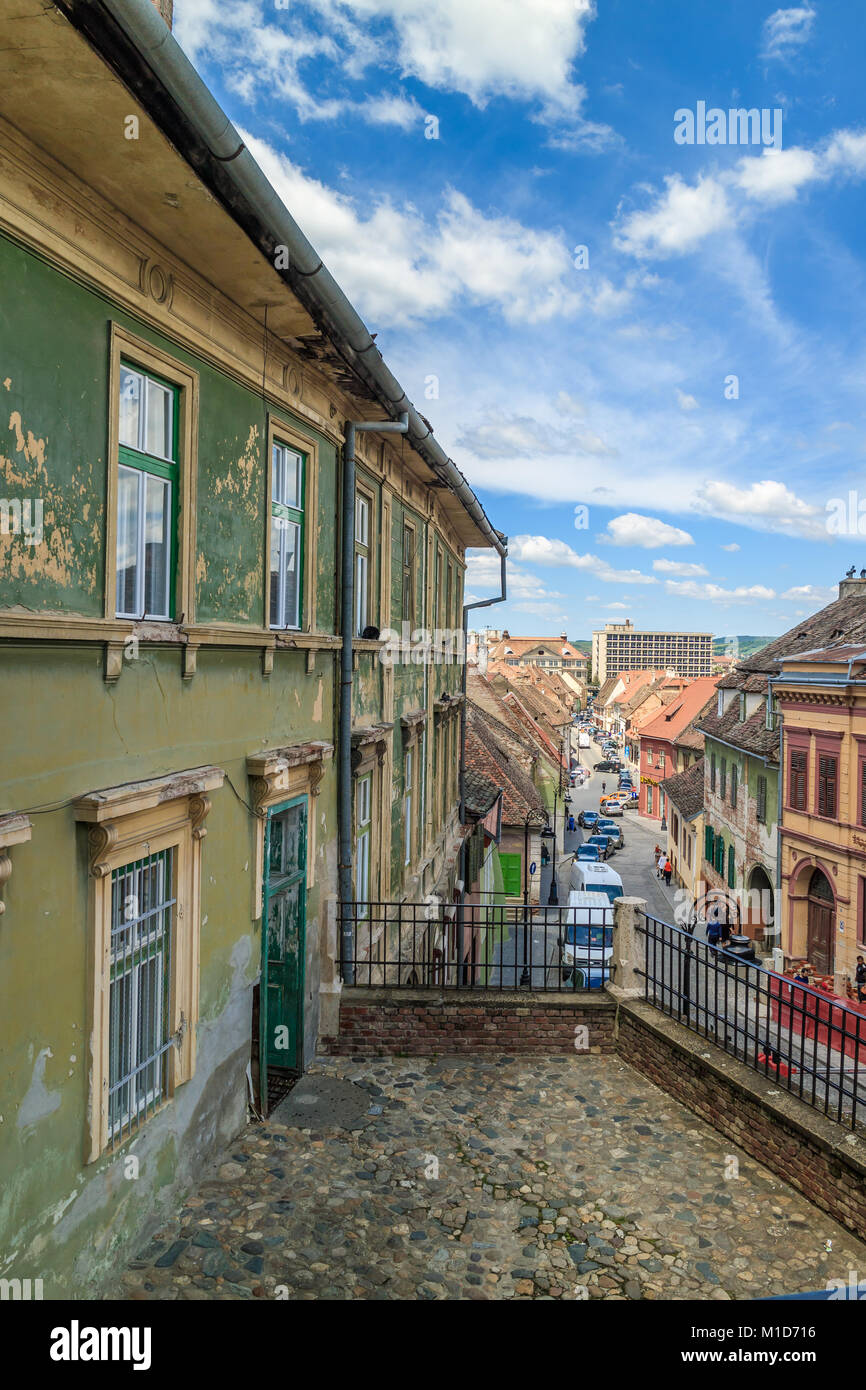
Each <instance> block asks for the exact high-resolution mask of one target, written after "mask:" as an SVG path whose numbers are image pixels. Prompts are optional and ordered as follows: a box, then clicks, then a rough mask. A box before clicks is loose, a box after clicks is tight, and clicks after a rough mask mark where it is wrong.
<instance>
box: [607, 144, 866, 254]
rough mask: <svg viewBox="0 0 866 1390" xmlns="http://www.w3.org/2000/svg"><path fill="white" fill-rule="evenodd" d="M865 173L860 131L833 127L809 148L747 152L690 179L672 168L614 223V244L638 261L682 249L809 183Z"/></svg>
mask: <svg viewBox="0 0 866 1390" xmlns="http://www.w3.org/2000/svg"><path fill="white" fill-rule="evenodd" d="M864 175H866V132H864V131H862V130H838V131H836V132H834V134H833V135H831V136H829V137H828V138H827V139H826V140H824V141H823V142H822V143H821V144H820V145H818V146H816V147H815V149H813V150H808V149H804V148H802V147H800V146H791V147H790V148H789V149H782V150H778V149H762V150H761V151H760V153H757V154H747V155H745V156H744V157H743V158H742V159H741V160H739V161H738V162H737V164H736V165H734V167H733V168H731V169H726V170H723V171H722V172H720V173H708V174H699V175H698V178H697V181H696V183H694V184H689V183H686V182H685V180H684V179H683V178H682V177H681V176H680V175H679V174H670V175H667V176H666V177H665V180H664V185H665V186H664V189H656V190H650V192H651V193H652V195H653V196H652V201H651V202H650V205H649V206H648V207H646V208H643V209H640V210H638V211H634V212H625V211H624V210H623V209H622V208H621V209H620V211H619V213H618V218H617V220H616V221H615V223H614V233H615V235H614V244H615V245H616V246H617V248H618V249H619V250H620V251H625V252H627V253H628V254H630V255H633V256H636V257H637V258H639V259H641V260H647V259H653V258H655V259H658V260H662V259H665V258H666V257H668V256H675V255H680V256H683V255H689V254H690V253H691V252H693V251H695V250H696V249H697V248H698V247H699V246H700V245H701V243H702V242H704V241H706V239H707V238H708V237H710V236H713V235H714V234H716V233H717V232H720V231H725V232H728V233H732V232H734V231H736V230H737V229H738V228H739V227H740V226H742V225H743V224H744V223H745V222H746V221H748V220H749V219H751V218H754V217H755V216H756V215H757V214H758V213H759V212H760V211H761V210H762V209H767V210H772V209H773V208H775V207H777V206H779V205H780V204H782V203H786V202H791V201H793V200H794V199H795V198H796V197H797V196H798V194H799V193H800V192H801V191H802V190H803V189H806V188H808V187H809V186H810V185H812V184H821V183H826V182H827V181H828V180H830V179H833V178H834V177H839V178H863V177H864Z"/></svg>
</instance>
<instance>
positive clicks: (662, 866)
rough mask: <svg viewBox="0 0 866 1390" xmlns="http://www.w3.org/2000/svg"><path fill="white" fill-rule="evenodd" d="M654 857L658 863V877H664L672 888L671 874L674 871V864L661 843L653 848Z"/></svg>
mask: <svg viewBox="0 0 866 1390" xmlns="http://www.w3.org/2000/svg"><path fill="white" fill-rule="evenodd" d="M653 858H654V859H655V864H656V878H663V879H664V881H665V883H666V884H667V886H668V888H670V886H671V874H672V873H673V871H674V866H673V864H672V863H671V861H670V859H669V858H668V856H667V855H666V854H665V852H664V850H663V849H662V848H661V847H660V846H659V845H656V847H655V849H654V850H653Z"/></svg>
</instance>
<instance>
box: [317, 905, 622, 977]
mask: <svg viewBox="0 0 866 1390" xmlns="http://www.w3.org/2000/svg"><path fill="white" fill-rule="evenodd" d="M339 925H340V940H341V942H343V943H345V942H346V941H347V940H352V941H353V942H354V948H353V950H352V951H351V956H349V953H348V952H347V951H346V950H345V946H344V952H343V955H341V959H340V968H341V971H342V973H343V978H344V980H345V979H346V978H347V977H348V978H349V980H350V982H351V983H353V984H355V985H359V986H379V987H382V986H384V987H386V988H395V989H396V988H401V987H414V988H421V989H424V988H429V989H471V990H511V989H520V988H524V989H534V990H561V989H601V988H602V987H603V986H604V983H605V981H606V980H607V979H608V978H609V975H610V969H611V963H612V962H611V956H612V953H613V908H612V907H611V906H610V905H608V904H607V903H605V902H602V904H601V905H600V906H599V907H598V908H589V909H588V908H579V907H576V908H568V907H536V906H529V907H524V906H523V904H515V903H508V904H502V903H493V902H491V903H466V904H465V905H464V907H463V909H462V911H461V910H460V908H458V905H457V904H456V903H395V902H370V903H355V904H352V905H350V906H349V907H341V909H340V912H339ZM347 928H348V929H349V930H346V929H347Z"/></svg>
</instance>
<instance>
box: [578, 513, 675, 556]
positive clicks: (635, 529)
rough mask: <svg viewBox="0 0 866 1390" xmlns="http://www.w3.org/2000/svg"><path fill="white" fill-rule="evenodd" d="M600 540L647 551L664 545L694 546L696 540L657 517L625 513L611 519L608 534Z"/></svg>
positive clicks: (608, 524)
mask: <svg viewBox="0 0 866 1390" xmlns="http://www.w3.org/2000/svg"><path fill="white" fill-rule="evenodd" d="M600 539H602V540H605V541H608V542H609V543H610V544H611V545H639V546H641V547H642V548H643V549H645V550H657V549H659V547H660V546H663V545H694V543H695V542H694V538H693V537H692V536H690V535H689V533H688V531H682V530H680V528H679V526H669V525H668V523H667V522H666V521H659V519H658V517H655V516H641V515H640V514H639V513H638V512H625V513H623V515H622V516H614V517H611V519H610V521H609V522H608V523H607V533H606V534H605V535H604V536H602V537H600Z"/></svg>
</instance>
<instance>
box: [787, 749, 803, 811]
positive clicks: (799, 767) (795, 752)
mask: <svg viewBox="0 0 866 1390" xmlns="http://www.w3.org/2000/svg"><path fill="white" fill-rule="evenodd" d="M788 766H789V769H790V805H791V808H792V809H793V810H794V811H805V809H806V750H805V749H804V748H792V749H791V758H790V762H789V764H788Z"/></svg>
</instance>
